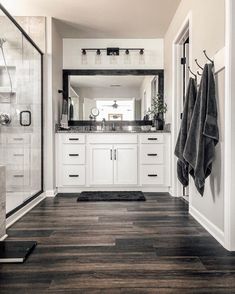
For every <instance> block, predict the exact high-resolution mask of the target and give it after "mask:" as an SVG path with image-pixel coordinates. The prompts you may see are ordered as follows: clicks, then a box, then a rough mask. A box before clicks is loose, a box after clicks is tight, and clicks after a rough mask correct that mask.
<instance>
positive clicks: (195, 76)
mask: <svg viewBox="0 0 235 294" xmlns="http://www.w3.org/2000/svg"><path fill="white" fill-rule="evenodd" d="M188 70H189V71H190V73H191V74H192V75H193V76H194V78H195V79H197V75H196V74H195V73H193V72H192V70H191V68H190V66H188Z"/></svg>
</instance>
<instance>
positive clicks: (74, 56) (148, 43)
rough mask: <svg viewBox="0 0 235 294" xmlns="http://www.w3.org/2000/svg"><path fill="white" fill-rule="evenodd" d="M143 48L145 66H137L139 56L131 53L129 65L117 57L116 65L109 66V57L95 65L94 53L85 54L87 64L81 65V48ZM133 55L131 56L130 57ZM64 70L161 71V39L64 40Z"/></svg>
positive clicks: (121, 57)
mask: <svg viewBox="0 0 235 294" xmlns="http://www.w3.org/2000/svg"><path fill="white" fill-rule="evenodd" d="M107 47H119V48H126V47H130V48H142V47H143V48H145V54H144V56H145V64H139V54H138V52H137V53H134V54H133V53H131V54H130V55H131V60H132V63H131V64H125V63H124V56H121V55H120V56H119V57H117V61H118V63H117V64H110V57H108V56H106V55H105V53H104V54H103V55H102V64H95V52H88V53H87V60H88V63H87V64H82V63H81V56H82V55H81V49H82V48H107ZM132 54H133V55H132ZM63 68H64V69H86V68H88V69H95V68H99V69H100V68H102V69H115V68H117V69H127V68H128V69H163V40H162V39H64V40H63Z"/></svg>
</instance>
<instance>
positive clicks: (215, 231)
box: [189, 206, 225, 247]
mask: <svg viewBox="0 0 235 294" xmlns="http://www.w3.org/2000/svg"><path fill="white" fill-rule="evenodd" d="M189 213H190V214H191V216H192V217H194V218H195V219H196V220H197V221H198V222H199V223H200V224H201V225H202V226H203V227H204V228H205V229H206V230H207V231H208V232H209V233H210V234H211V235H212V236H213V237H214V238H215V239H216V240H217V241H218V242H219V243H220V244H221V245H222V246H223V247H225V238H224V232H223V231H222V230H221V229H219V228H218V227H217V226H215V225H214V224H213V223H212V222H211V221H210V220H208V219H207V218H206V217H205V216H204V215H203V214H201V213H200V212H199V211H198V210H197V209H195V208H194V207H192V206H190V207H189Z"/></svg>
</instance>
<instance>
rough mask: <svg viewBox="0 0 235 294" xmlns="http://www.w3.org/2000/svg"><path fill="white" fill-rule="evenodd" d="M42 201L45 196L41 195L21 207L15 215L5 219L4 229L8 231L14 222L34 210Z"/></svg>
mask: <svg viewBox="0 0 235 294" xmlns="http://www.w3.org/2000/svg"><path fill="white" fill-rule="evenodd" d="M44 199H45V194H44V193H42V194H41V195H40V196H38V197H37V198H35V199H33V200H32V201H31V202H29V203H28V204H27V205H25V206H24V207H22V208H21V209H20V210H18V211H17V212H16V213H14V214H13V215H11V216H9V217H8V218H7V219H6V228H7V229H8V228H9V227H10V226H12V225H13V224H14V223H15V222H16V221H18V220H19V219H20V218H21V217H22V216H24V215H25V214H26V213H28V212H29V211H30V210H31V209H32V208H34V207H35V206H36V205H38V204H39V203H40V202H41V201H42V200H44Z"/></svg>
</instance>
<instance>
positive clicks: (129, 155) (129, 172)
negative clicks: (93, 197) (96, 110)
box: [56, 130, 170, 192]
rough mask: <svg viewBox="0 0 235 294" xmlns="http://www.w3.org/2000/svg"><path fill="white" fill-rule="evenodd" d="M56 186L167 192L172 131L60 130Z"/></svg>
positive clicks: (70, 189) (68, 189)
mask: <svg viewBox="0 0 235 294" xmlns="http://www.w3.org/2000/svg"><path fill="white" fill-rule="evenodd" d="M56 186H57V188H58V192H80V191H86V190H87V191H89V190H142V191H149V192H168V191H169V187H170V133H169V132H164V131H159V132H141V131H140V132H117V131H116V132H102V131H100V132H97V131H96V132H75V131H74V130H70V131H57V133H56Z"/></svg>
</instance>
